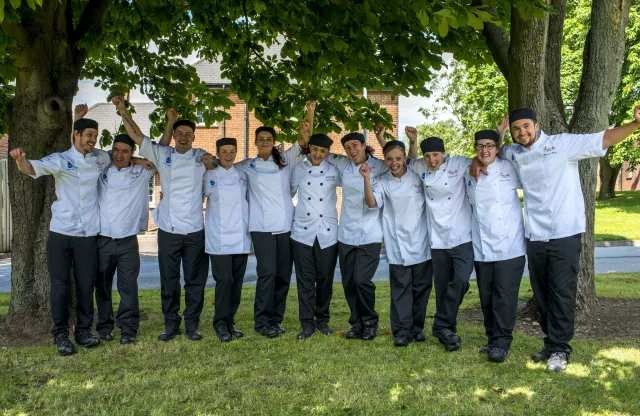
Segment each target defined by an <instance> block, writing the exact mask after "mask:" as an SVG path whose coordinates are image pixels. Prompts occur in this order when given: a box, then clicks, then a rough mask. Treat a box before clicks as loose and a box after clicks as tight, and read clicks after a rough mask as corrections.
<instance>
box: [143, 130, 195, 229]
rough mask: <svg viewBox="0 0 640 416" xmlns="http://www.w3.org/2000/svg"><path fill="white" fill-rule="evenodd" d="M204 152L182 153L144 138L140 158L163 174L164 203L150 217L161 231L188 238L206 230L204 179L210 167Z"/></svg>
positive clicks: (161, 175)
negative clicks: (203, 197) (150, 163)
mask: <svg viewBox="0 0 640 416" xmlns="http://www.w3.org/2000/svg"><path fill="white" fill-rule="evenodd" d="M205 153H206V151H205V150H203V149H190V150H188V151H187V152H185V153H184V154H181V153H178V152H176V149H175V148H173V147H171V146H162V145H159V144H156V143H155V142H152V141H151V140H150V139H149V138H148V137H146V136H145V137H144V138H143V139H142V145H141V146H140V155H141V156H143V157H146V158H147V159H149V160H150V161H151V162H153V164H154V165H156V169H158V173H160V186H161V189H162V200H161V201H160V202H159V203H158V205H156V209H154V210H153V212H152V214H151V215H152V216H153V220H154V221H155V223H156V225H157V226H158V228H160V229H161V230H162V231H165V232H168V233H172V234H182V235H187V234H190V233H195V232H197V231H201V230H202V229H203V228H204V215H203V213H202V202H203V199H202V176H203V175H204V172H205V171H206V170H207V168H206V167H205V166H204V163H203V162H202V156H203V155H204V154H205Z"/></svg>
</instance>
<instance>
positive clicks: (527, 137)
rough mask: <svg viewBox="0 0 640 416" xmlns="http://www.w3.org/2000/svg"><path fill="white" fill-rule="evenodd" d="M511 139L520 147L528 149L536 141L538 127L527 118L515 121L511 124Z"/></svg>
mask: <svg viewBox="0 0 640 416" xmlns="http://www.w3.org/2000/svg"><path fill="white" fill-rule="evenodd" d="M510 129H511V137H513V140H514V141H515V142H516V143H518V144H519V145H521V146H524V147H526V148H530V147H531V145H532V144H534V143H535V142H536V140H538V130H539V129H540V125H539V124H538V123H537V122H535V121H533V120H530V119H528V118H524V119H522V120H516V121H514V122H513V123H511V126H510Z"/></svg>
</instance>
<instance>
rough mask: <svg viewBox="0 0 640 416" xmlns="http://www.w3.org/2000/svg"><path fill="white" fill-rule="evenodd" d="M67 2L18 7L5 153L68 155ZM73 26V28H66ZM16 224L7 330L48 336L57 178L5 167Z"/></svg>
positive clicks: (70, 58) (72, 81)
mask: <svg viewBox="0 0 640 416" xmlns="http://www.w3.org/2000/svg"><path fill="white" fill-rule="evenodd" d="M69 7H71V4H70V3H68V2H66V1H60V2H45V3H44V5H43V8H42V9H37V10H36V11H31V10H29V9H28V8H27V6H23V7H22V10H21V14H22V15H23V17H22V21H21V25H20V26H16V27H14V28H12V30H13V32H14V33H15V35H16V36H15V37H17V38H18V39H19V42H18V46H17V47H16V48H14V49H13V50H12V51H10V57H11V60H12V61H13V63H14V66H15V67H16V72H17V76H16V94H15V97H14V100H13V102H12V104H11V107H10V108H9V109H8V112H7V114H6V117H7V119H8V124H9V148H10V149H13V148H16V147H21V148H22V149H23V150H24V151H25V153H26V155H27V157H28V158H29V159H40V158H42V157H44V156H46V155H47V154H50V153H52V152H59V151H64V150H67V149H68V148H69V146H70V136H71V121H72V120H71V114H72V111H71V105H72V101H73V95H74V93H75V91H76V89H77V85H78V79H79V69H78V67H77V65H76V63H75V62H76V61H75V59H74V58H75V57H74V52H75V51H74V48H73V47H72V46H71V45H70V44H69V42H67V39H69V34H68V33H67V31H68V29H69V26H68V25H67V17H68V16H70V14H69V9H68V8H69ZM70 27H71V28H73V26H70ZM9 166H10V168H9V188H10V198H11V213H12V226H13V242H12V253H11V263H12V273H11V301H10V303H9V321H8V323H9V324H10V325H13V326H14V327H16V328H24V329H25V330H28V331H48V330H49V328H50V326H51V322H50V308H49V296H50V283H49V273H48V270H47V261H46V242H47V238H48V232H49V231H48V230H49V222H50V220H51V204H52V203H53V201H55V190H54V179H53V177H51V176H47V177H43V178H40V179H37V180H33V179H32V178H30V177H28V176H26V175H24V174H22V173H20V172H19V171H18V169H17V167H16V165H15V163H10V164H9Z"/></svg>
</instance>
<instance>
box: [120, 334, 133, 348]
mask: <svg viewBox="0 0 640 416" xmlns="http://www.w3.org/2000/svg"><path fill="white" fill-rule="evenodd" d="M135 340H136V337H134V336H133V335H126V334H123V335H122V336H121V337H120V344H122V345H127V344H133V342H134V341H135Z"/></svg>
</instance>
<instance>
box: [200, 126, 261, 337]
mask: <svg viewBox="0 0 640 416" xmlns="http://www.w3.org/2000/svg"><path fill="white" fill-rule="evenodd" d="M236 151H237V141H236V139H234V138H230V137H223V138H221V139H220V140H218V141H216V156H217V158H218V166H217V167H216V168H215V169H212V170H209V171H207V172H206V173H205V174H204V177H203V180H202V192H203V194H204V196H205V198H206V199H207V212H206V219H205V237H206V244H205V251H206V252H207V254H209V258H210V259H211V273H212V274H213V278H214V280H215V281H216V292H215V314H214V316H213V329H214V330H215V331H216V335H217V336H218V339H219V340H220V341H222V342H229V341H231V339H232V338H241V337H242V336H243V333H242V332H241V331H239V330H238V329H236V327H235V322H234V318H235V315H236V312H237V311H238V307H239V306H240V298H241V295H242V282H243V279H244V273H245V271H246V269H247V258H248V257H249V253H250V251H251V236H250V235H249V199H248V198H249V191H248V185H249V184H248V179H247V174H246V173H244V172H242V171H240V170H239V169H236V168H235V167H234V166H233V162H234V161H235V159H236Z"/></svg>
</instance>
